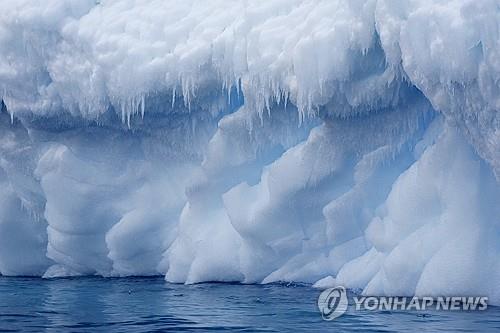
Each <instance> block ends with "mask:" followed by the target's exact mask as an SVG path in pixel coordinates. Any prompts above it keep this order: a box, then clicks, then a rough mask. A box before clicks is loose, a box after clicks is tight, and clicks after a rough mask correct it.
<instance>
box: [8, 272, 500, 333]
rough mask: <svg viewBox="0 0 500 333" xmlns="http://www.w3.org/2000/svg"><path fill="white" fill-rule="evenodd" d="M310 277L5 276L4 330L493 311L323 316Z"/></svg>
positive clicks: (381, 322)
mask: <svg viewBox="0 0 500 333" xmlns="http://www.w3.org/2000/svg"><path fill="white" fill-rule="evenodd" d="M319 294H320V290H317V289H314V288H312V287H311V286H310V285H303V284H267V285H242V284H228V283H203V284H195V285H183V284H171V283H167V282H165V281H164V279H163V278H161V277H154V278H98V277H79V278H65V279H51V280H48V279H40V278H25V277H16V278H8V277H0V332H164V331H176V332H178V331H198V332H203V331H217V330H224V331H229V332H300V331H303V332H314V331H316V332H328V331H332V332H339V331H340V332H343V331H356V332H400V331H407V330H409V331H415V332H435V331H443V332H486V331H498V330H500V308H499V307H492V306H490V307H489V308H488V310H486V311H475V312H472V311H471V312H466V311H458V312H451V311H425V312H418V311H407V312H404V311H392V312H391V311H368V310H362V311H355V310H354V307H353V306H350V307H349V309H348V311H347V313H346V314H344V315H343V316H341V317H339V318H336V319H335V320H333V321H324V320H323V319H322V318H321V315H320V312H319V310H318V308H317V298H318V296H319Z"/></svg>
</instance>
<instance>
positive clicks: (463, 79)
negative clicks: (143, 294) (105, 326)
mask: <svg viewBox="0 0 500 333" xmlns="http://www.w3.org/2000/svg"><path fill="white" fill-rule="evenodd" d="M0 4H1V8H2V11H1V12H0V98H1V100H2V103H1V112H0V273H1V274H2V275H36V276H44V277H57V276H72V275H86V274H98V275H102V276H128V275H156V274H163V275H165V277H166V279H167V280H168V281H171V282H180V283H197V282H203V281H240V282H244V283H261V282H263V283H268V282H273V281H302V282H315V281H317V280H319V279H321V278H324V277H326V276H333V277H334V281H335V283H337V284H341V285H344V286H346V287H350V288H360V289H362V290H363V292H364V293H366V294H374V295H414V294H416V295H448V294H450V295H469V294H470V295H481V296H482V295H486V296H489V297H490V300H491V301H492V302H493V303H497V304H500V282H499V281H500V1H498V0H481V1H476V0H328V1H320V0H317V1H313V0H310V1H306V0H273V1H252V0H246V1H222V0H213V1H194V0H184V1H175V0H170V1H165V0H114V1H113V0H102V1H95V0H66V1H63V0H45V1H41V0H18V1H11V0H0Z"/></svg>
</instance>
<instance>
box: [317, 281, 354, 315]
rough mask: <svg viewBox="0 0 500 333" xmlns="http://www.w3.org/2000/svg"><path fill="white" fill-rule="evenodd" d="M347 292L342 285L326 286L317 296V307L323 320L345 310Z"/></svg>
mask: <svg viewBox="0 0 500 333" xmlns="http://www.w3.org/2000/svg"><path fill="white" fill-rule="evenodd" d="M347 305H348V301H347V292H346V290H345V288H344V287H340V286H339V287H335V288H328V289H326V290H324V291H323V292H322V293H321V294H320V295H319V297H318V308H319V311H320V312H321V317H323V319H324V320H334V319H335V318H337V317H340V316H341V315H343V314H344V313H345V312H346V311H347Z"/></svg>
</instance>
